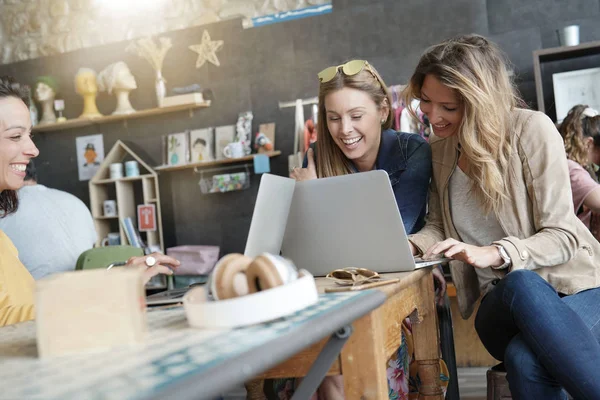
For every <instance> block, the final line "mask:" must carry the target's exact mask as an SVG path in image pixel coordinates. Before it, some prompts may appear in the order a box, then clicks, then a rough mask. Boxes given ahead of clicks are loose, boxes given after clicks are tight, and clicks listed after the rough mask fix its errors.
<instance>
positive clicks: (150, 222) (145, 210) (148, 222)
mask: <svg viewBox="0 0 600 400" xmlns="http://www.w3.org/2000/svg"><path fill="white" fill-rule="evenodd" d="M137 220H138V231H140V232H149V231H152V232H154V231H156V206H155V205H154V204H138V206H137Z"/></svg>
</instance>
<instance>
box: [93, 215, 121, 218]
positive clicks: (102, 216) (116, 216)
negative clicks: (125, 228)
mask: <svg viewBox="0 0 600 400" xmlns="http://www.w3.org/2000/svg"><path fill="white" fill-rule="evenodd" d="M117 218H119V216H118V215H115V216H113V217H106V216H104V215H101V216H99V217H94V219H117Z"/></svg>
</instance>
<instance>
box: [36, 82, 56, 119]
mask: <svg viewBox="0 0 600 400" xmlns="http://www.w3.org/2000/svg"><path fill="white" fill-rule="evenodd" d="M56 93H58V84H57V83H56V80H55V79H54V78H53V77H51V76H38V77H37V79H36V80H35V85H34V97H35V99H36V100H37V102H38V103H40V105H41V106H42V118H41V119H40V121H39V123H40V125H41V124H53V123H55V122H56V115H55V114H54V98H55V97H56Z"/></svg>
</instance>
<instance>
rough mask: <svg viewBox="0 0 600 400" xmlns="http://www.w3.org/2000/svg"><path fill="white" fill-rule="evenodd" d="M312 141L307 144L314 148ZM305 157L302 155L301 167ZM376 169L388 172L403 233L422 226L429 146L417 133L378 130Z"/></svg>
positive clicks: (429, 177)
mask: <svg viewBox="0 0 600 400" xmlns="http://www.w3.org/2000/svg"><path fill="white" fill-rule="evenodd" d="M316 144H317V143H313V144H312V145H311V147H312V148H313V151H316V147H317V146H315V145H316ZM307 164H308V160H307V158H306V156H305V157H304V163H303V165H302V166H303V167H304V168H306V166H307ZM375 168H376V169H382V170H384V171H385V172H387V173H388V175H389V177H390V183H391V184H392V189H393V191H394V196H395V197H396V204H397V205H398V209H399V210H400V215H402V221H403V222H404V229H405V230H406V233H407V234H409V235H410V234H411V233H415V232H418V231H419V230H420V229H421V228H422V227H423V225H425V213H426V211H427V191H428V189H429V181H430V179H431V173H432V171H431V148H430V147H429V143H427V141H426V140H425V139H423V138H422V137H421V136H419V135H417V134H412V133H405V132H396V131H395V130H393V129H387V130H385V131H383V132H381V144H380V145H379V153H377V161H376V162H375Z"/></svg>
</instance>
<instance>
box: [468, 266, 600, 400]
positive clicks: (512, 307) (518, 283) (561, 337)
mask: <svg viewBox="0 0 600 400" xmlns="http://www.w3.org/2000/svg"><path fill="white" fill-rule="evenodd" d="M475 329H476V330H477V333H478V335H479V337H480V338H481V341H482V343H483V345H484V346H485V348H486V349H487V350H488V351H489V352H490V354H491V355H492V356H493V357H494V358H496V359H498V360H501V361H504V365H505V367H506V372H507V375H506V377H507V379H508V383H509V387H510V391H511V393H512V396H513V399H516V400H519V399H528V400H532V399H533V400H536V399H540V400H553V399H561V400H562V399H565V398H566V394H565V393H564V391H563V388H564V389H566V391H567V392H569V394H571V396H573V397H574V398H575V399H589V400H597V399H600V379H598V376H599V373H598V368H599V367H600V343H599V342H600V288H596V289H590V290H586V291H583V292H580V293H577V294H574V295H571V296H565V297H561V296H560V295H559V294H558V293H557V292H556V290H554V288H553V287H552V286H551V285H550V284H549V283H548V282H546V281H545V280H543V279H542V278H540V276H539V275H538V274H536V273H535V272H533V271H527V270H518V271H513V272H511V273H509V274H508V275H507V276H506V277H505V278H504V279H502V280H500V281H498V282H497V283H496V285H495V287H494V288H493V289H492V290H491V291H490V292H488V294H487V295H486V296H485V297H484V298H483V300H482V301H481V306H480V307H479V311H478V312H477V317H476V318H475Z"/></svg>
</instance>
